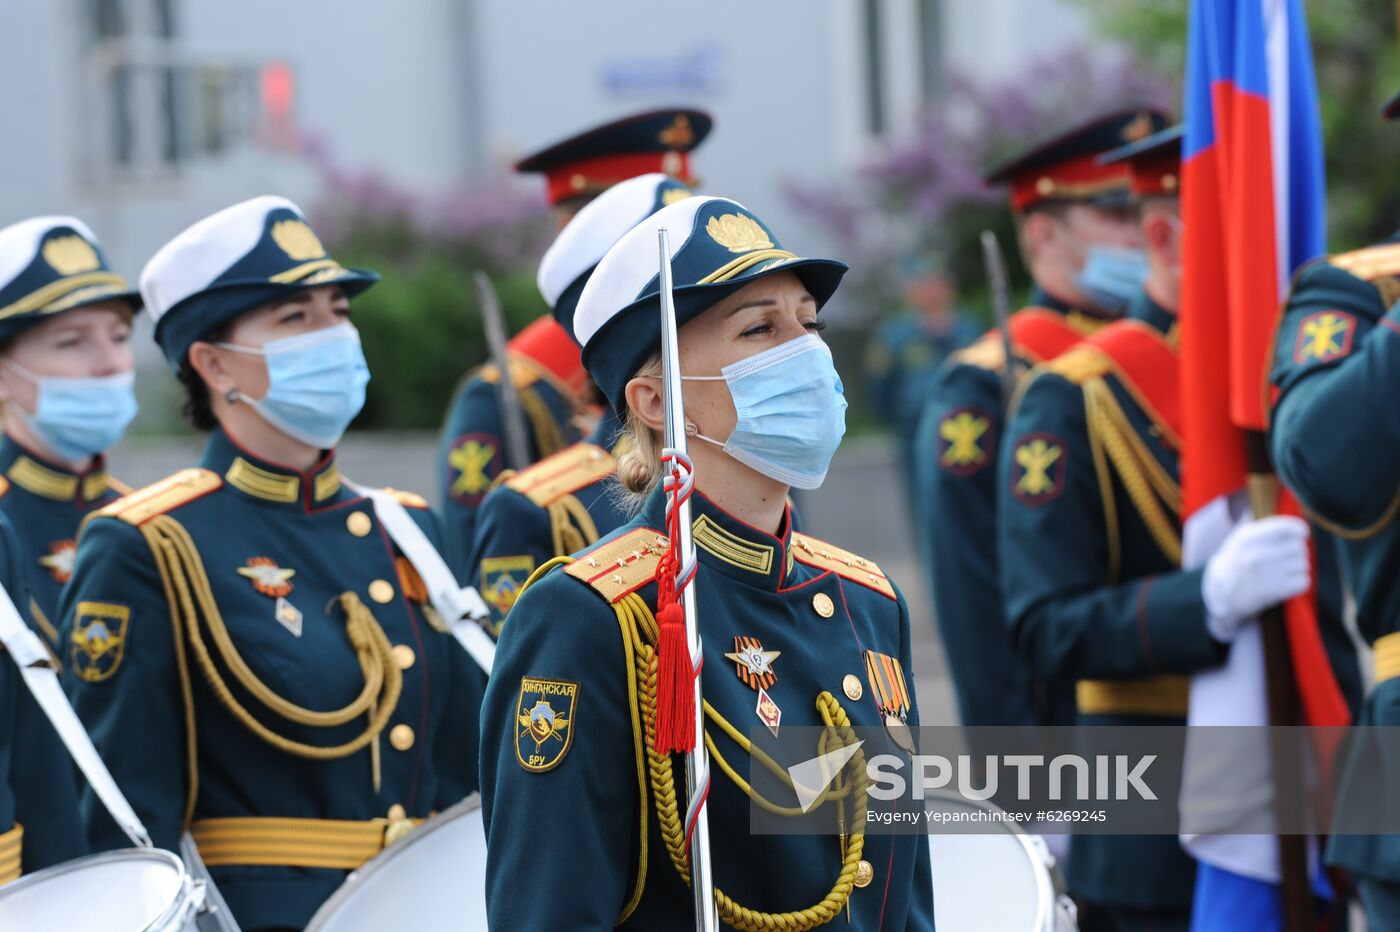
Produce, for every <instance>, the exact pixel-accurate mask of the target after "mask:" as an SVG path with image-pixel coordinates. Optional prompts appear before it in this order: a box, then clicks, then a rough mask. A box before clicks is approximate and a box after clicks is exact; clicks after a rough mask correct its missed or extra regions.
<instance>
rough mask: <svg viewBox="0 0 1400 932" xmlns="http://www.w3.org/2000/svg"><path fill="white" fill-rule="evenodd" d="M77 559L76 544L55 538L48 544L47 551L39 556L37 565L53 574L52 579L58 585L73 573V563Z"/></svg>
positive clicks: (66, 580)
mask: <svg viewBox="0 0 1400 932" xmlns="http://www.w3.org/2000/svg"><path fill="white" fill-rule="evenodd" d="M77 559H78V545H77V544H75V543H74V542H73V541H71V540H56V541H54V542H53V543H52V544H49V552H48V553H47V554H46V555H45V556H42V557H40V558H39V565H40V566H42V567H44V569H46V570H48V571H49V573H51V574H52V575H53V581H54V582H56V583H58V584H59V585H60V586H61V585H63V584H64V583H66V582H68V580H69V578H71V577H72V575H73V564H74V563H75V562H76V561H77Z"/></svg>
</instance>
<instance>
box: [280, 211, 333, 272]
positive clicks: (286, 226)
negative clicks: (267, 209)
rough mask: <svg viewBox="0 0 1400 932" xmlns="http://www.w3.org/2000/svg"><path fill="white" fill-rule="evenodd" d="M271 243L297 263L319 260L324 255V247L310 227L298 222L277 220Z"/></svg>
mask: <svg viewBox="0 0 1400 932" xmlns="http://www.w3.org/2000/svg"><path fill="white" fill-rule="evenodd" d="M272 241H273V242H274V243H276V244H277V245H278V247H280V248H281V250H282V251H283V252H285V253H286V254H287V255H288V256H290V257H291V258H293V259H295V260H296V261H298V262H303V261H305V260H307V259H319V258H321V257H322V256H324V255H325V254H326V247H324V246H322V245H321V241H320V240H319V239H317V238H316V234H315V233H313V232H311V227H309V226H307V225H306V224H305V223H303V222H302V221H300V220H279V221H278V222H277V223H274V224H273V225H272Z"/></svg>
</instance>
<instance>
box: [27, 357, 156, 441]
mask: <svg viewBox="0 0 1400 932" xmlns="http://www.w3.org/2000/svg"><path fill="white" fill-rule="evenodd" d="M6 365H8V366H9V367H10V368H11V369H12V370H14V371H15V372H17V373H19V375H21V376H22V377H23V378H25V379H27V380H29V381H30V382H33V383H34V384H35V385H36V386H37V387H38V393H37V395H36V397H35V403H34V413H33V414H30V413H29V412H28V411H26V410H24V409H23V408H22V407H20V406H19V405H18V404H11V405H10V407H9V413H10V414H12V415H13V416H15V417H17V418H18V419H19V420H21V421H23V422H24V423H26V424H28V425H29V429H30V430H32V431H33V432H34V434H35V436H37V437H38V438H39V440H41V441H42V442H43V444H44V446H46V447H48V448H49V449H50V450H51V451H53V453H54V455H55V456H57V457H58V458H59V459H61V460H65V461H67V462H70V463H74V462H78V461H81V460H85V459H87V458H88V457H90V456H96V455H98V454H99V453H105V452H106V451H107V450H110V449H111V448H112V447H113V446H115V445H116V443H117V441H118V440H120V439H122V434H124V433H126V428H127V425H128V424H130V423H131V420H132V418H134V417H136V411H137V409H138V405H137V404H136V389H135V385H136V374H135V373H133V372H123V373H121V374H120V375H109V376H103V377H100V378H82V379H72V378H57V377H54V376H41V375H35V374H34V373H32V372H30V371H29V370H27V369H25V368H24V367H22V366H19V365H16V364H15V363H13V362H8V363H6Z"/></svg>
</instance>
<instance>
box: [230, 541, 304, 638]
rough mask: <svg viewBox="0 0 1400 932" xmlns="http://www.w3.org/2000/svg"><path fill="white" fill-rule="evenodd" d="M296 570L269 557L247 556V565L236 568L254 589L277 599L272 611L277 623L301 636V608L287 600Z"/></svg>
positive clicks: (295, 635) (294, 635)
mask: <svg viewBox="0 0 1400 932" xmlns="http://www.w3.org/2000/svg"><path fill="white" fill-rule="evenodd" d="M296 572H297V571H296V570H291V569H283V568H282V567H280V566H278V565H277V563H276V561H275V560H272V559H270V558H269V557H249V558H248V563H247V565H245V566H240V567H239V568H238V575H239V576H242V577H244V578H245V579H248V580H249V581H251V582H252V584H253V589H254V591H256V592H258V593H259V594H261V595H265V596H267V597H268V598H271V599H276V600H277V601H276V605H275V607H274V608H273V612H272V617H273V618H275V619H277V623H278V624H280V625H281V626H282V627H284V628H286V629H287V630H288V631H289V632H291V634H292V636H293V637H301V622H302V615H301V610H300V609H298V608H297V607H296V606H295V605H293V604H292V603H291V602H289V601H287V596H289V595H291V594H292V577H293V576H295V575H296Z"/></svg>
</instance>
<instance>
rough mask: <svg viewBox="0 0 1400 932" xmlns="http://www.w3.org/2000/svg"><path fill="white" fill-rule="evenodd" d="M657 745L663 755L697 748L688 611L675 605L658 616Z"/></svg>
mask: <svg viewBox="0 0 1400 932" xmlns="http://www.w3.org/2000/svg"><path fill="white" fill-rule="evenodd" d="M656 620H657V622H658V624H659V627H660V629H661V636H660V638H659V639H658V642H657V645H656V666H657V671H656V741H655V743H654V744H653V747H654V748H655V749H656V750H657V751H658V752H660V753H662V754H673V753H685V752H688V751H691V750H693V749H694V748H695V670H694V668H693V667H692V666H691V663H690V645H689V644H687V643H686V637H685V609H683V608H682V607H681V606H680V605H679V604H678V603H676V602H672V603H671V604H670V605H666V606H664V607H663V608H662V609H661V611H660V612H658V613H657V617H656Z"/></svg>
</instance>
